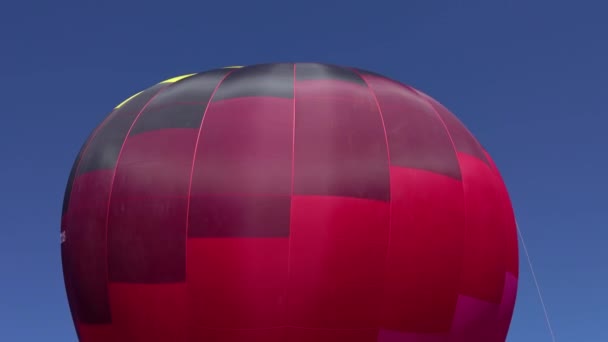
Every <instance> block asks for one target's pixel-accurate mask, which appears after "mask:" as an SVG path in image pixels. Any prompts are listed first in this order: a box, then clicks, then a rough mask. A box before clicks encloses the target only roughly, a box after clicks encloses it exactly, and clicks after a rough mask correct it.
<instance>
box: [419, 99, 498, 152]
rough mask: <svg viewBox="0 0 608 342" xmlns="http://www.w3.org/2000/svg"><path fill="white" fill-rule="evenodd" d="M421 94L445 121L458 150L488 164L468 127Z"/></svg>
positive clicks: (433, 100) (438, 104)
mask: <svg viewBox="0 0 608 342" xmlns="http://www.w3.org/2000/svg"><path fill="white" fill-rule="evenodd" d="M419 94H420V96H421V98H423V99H425V100H426V101H428V103H429V104H431V105H432V106H433V108H434V109H435V111H436V112H437V114H439V116H440V117H441V118H442V119H443V121H444V123H445V125H446V126H447V128H448V131H449V132H450V136H451V137H452V140H453V141H454V145H456V150H457V151H458V152H463V153H466V154H468V155H471V156H474V157H476V158H478V159H480V160H482V161H484V162H485V163H487V162H488V161H487V160H486V155H485V153H484V150H483V148H482V147H481V145H480V144H479V142H478V141H477V140H476V139H475V137H473V135H472V134H471V132H469V130H468V129H467V128H466V126H465V125H464V124H463V123H462V122H461V121H460V120H459V119H458V118H457V117H456V116H455V115H454V114H452V112H450V111H449V110H448V109H447V108H445V107H444V106H443V105H442V104H441V103H439V102H438V101H436V100H435V99H433V98H431V97H430V96H428V95H426V94H423V93H422V92H419Z"/></svg>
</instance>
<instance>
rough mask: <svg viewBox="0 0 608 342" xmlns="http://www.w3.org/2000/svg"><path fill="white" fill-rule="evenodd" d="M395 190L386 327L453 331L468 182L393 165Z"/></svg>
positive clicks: (422, 331)
mask: <svg viewBox="0 0 608 342" xmlns="http://www.w3.org/2000/svg"><path fill="white" fill-rule="evenodd" d="M391 193H392V194H391V196H392V197H391V213H392V214H391V235H390V245H389V257H388V260H387V275H386V279H385V290H384V294H385V298H384V306H383V325H382V327H383V328H386V329H389V330H396V331H403V332H416V333H437V332H446V331H449V329H450V326H451V323H452V318H453V315H454V311H455V309H456V302H457V299H458V292H459V291H458V290H459V286H458V285H459V284H458V279H459V277H460V274H461V273H462V271H461V264H462V258H463V249H464V236H465V216H464V203H463V189H462V183H461V182H460V181H458V180H455V179H454V178H451V177H446V176H443V175H439V174H436V173H432V172H428V171H423V170H417V169H407V168H401V167H392V168H391Z"/></svg>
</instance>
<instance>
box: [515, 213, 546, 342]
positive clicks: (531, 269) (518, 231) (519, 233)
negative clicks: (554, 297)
mask: <svg viewBox="0 0 608 342" xmlns="http://www.w3.org/2000/svg"><path fill="white" fill-rule="evenodd" d="M515 227H516V228H517V234H518V235H519V239H520V241H521V245H522V247H523V248H524V254H526V259H527V260H528V267H530V272H531V273H532V279H534V285H535V286H536V292H537V293H538V298H539V299H540V304H541V306H542V307H543V312H544V313H545V322H546V323H547V328H548V329H549V333H550V334H551V341H553V342H555V334H554V333H553V328H552V327H551V321H550V320H549V313H548V312H547V306H546V305H545V301H544V300H543V295H542V293H541V291H540V285H538V279H537V278H536V273H534V267H532V260H531V259H530V254H529V253H528V248H527V247H526V243H525V241H524V236H523V235H522V233H521V230H520V229H519V224H518V223H517V221H515Z"/></svg>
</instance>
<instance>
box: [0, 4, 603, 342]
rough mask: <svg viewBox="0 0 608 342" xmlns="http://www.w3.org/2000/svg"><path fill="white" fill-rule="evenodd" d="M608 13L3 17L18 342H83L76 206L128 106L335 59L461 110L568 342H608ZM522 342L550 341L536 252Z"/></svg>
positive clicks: (255, 8) (405, 7) (224, 10)
mask: <svg viewBox="0 0 608 342" xmlns="http://www.w3.org/2000/svg"><path fill="white" fill-rule="evenodd" d="M607 11H608V3H607V2H605V1H599V0H598V1H583V0H581V1H577V2H576V3H575V2H572V1H564V0H552V1H548V0H544V1H540V0H539V1H524V0H519V1H498V0H493V1H487V0H477V1H472V0H467V1H439V0H433V1H431V0H415V1H414V0H394V1H387V0H378V1H377V2H374V1H369V0H368V1H360V0H352V1H332V0H324V1H318V0H308V1H287V0H282V1H278V0H275V1H261V0H257V1H246V0H235V1H201V0H198V1H177V0H176V1H175V2H173V1H154V0H149V1H127V0H125V1H118V0H106V1H101V0H98V1H91V0H89V1H75V0H69V1H66V0H58V1H43V0H35V1H30V2H26V1H23V2H17V1H12V2H10V3H5V4H3V6H2V9H1V10H0V77H1V80H0V92H1V94H2V96H1V99H2V118H3V124H2V126H1V127H2V134H0V157H1V158H2V159H1V165H2V166H1V167H0V170H1V171H0V172H1V177H0V185H1V188H0V189H1V194H2V195H1V196H0V218H1V219H0V275H1V276H0V288H1V289H2V291H0V340H2V341H10V342H19V341H59V342H63V341H75V340H76V338H75V334H74V329H73V327H72V322H71V318H70V314H69V310H68V306H67V302H66V298H65V291H64V286H63V278H62V271H61V263H60V253H59V248H60V245H59V223H60V214H61V204H62V197H63V192H64V188H65V184H66V180H67V177H68V173H69V170H70V167H71V164H72V162H73V159H74V157H75V155H76V153H77V151H78V149H79V148H80V145H81V143H82V142H83V141H84V139H85V138H86V137H87V135H88V134H89V132H90V130H91V129H92V128H93V127H94V126H95V125H97V123H98V122H99V121H100V120H101V119H102V118H103V117H104V116H105V115H106V114H107V113H108V112H109V110H110V109H111V108H113V106H114V105H116V104H117V103H119V102H120V101H122V100H123V99H124V98H125V97H128V96H130V95H131V94H133V93H135V92H137V91H139V90H141V89H143V88H146V87H148V86H150V85H152V84H154V83H156V82H158V81H161V80H163V79H165V78H168V77H171V76H174V75H179V74H184V73H188V72H194V71H202V70H205V69H209V68H214V67H220V66H226V65H234V64H253V63H258V62H273V61H319V62H330V63H338V64H346V65H352V66H358V67H361V68H364V69H370V70H374V71H377V72H380V73H383V74H386V75H388V76H391V77H393V78H396V79H398V80H400V81H403V82H405V83H408V84H411V85H413V86H415V87H417V88H419V89H421V90H423V91H425V92H427V93H429V94H430V95H432V96H433V97H435V98H436V99H438V100H439V101H441V102H442V103H444V104H445V105H446V106H447V107H448V108H450V109H451V110H452V111H453V112H455V113H456V114H457V115H458V116H459V117H460V118H461V119H462V120H463V121H464V122H465V124H466V125H467V126H468V127H469V128H470V129H471V131H473V133H474V134H475V135H476V136H477V137H478V139H479V140H480V141H481V142H482V144H484V146H485V147H486V148H487V149H488V150H489V151H490V153H491V154H492V155H493V157H494V159H495V161H496V163H497V164H498V167H499V168H500V169H501V171H502V173H503V176H504V178H505V181H506V182H507V186H508V187H509V189H510V193H511V196H512V200H513V203H514V207H515V210H516V214H517V217H518V220H519V223H520V226H521V229H522V230H523V233H524V235H525V238H526V239H527V240H526V242H527V244H528V247H529V249H530V252H531V254H532V257H533V262H534V263H535V266H536V271H537V273H538V274H537V275H538V277H539V280H540V282H541V287H542V288H543V290H544V295H545V300H546V302H547V306H548V309H549V313H550V315H551V318H552V320H553V326H554V329H555V331H556V335H557V338H558V341H576V342H587V341H589V342H595V341H597V342H604V341H608V330H606V329H605V327H606V323H607V321H606V319H607V318H608V295H607V294H606V291H607V290H608V268H607V267H606V261H608V249H606V247H605V245H606V241H607V240H608V220H606V212H607V211H608V210H607V209H608V200H607V199H606V193H608V180H607V178H606V169H607V168H608V152H606V148H607V147H608V143H607V142H606V138H608V137H607V136H606V135H605V132H606V126H607V125H608V118H607V112H608V105H607V103H608V102H607V101H606V100H607V95H608V68H607V67H606V61H608V44H606V34H607V33H608V20H606V13H607ZM602 317H603V320H602ZM509 341H533V342H542V341H550V338H549V335H548V332H547V330H546V327H545V324H544V318H543V313H542V308H541V306H540V303H539V300H538V297H537V295H536V292H535V288H534V284H533V281H532V278H531V274H530V271H529V268H528V266H527V265H526V264H525V259H524V258H523V254H522V258H521V278H520V290H519V293H518V298H517V305H516V308H515V315H514V318H513V324H512V327H511V332H510V335H509Z"/></svg>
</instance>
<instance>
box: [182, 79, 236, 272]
mask: <svg viewBox="0 0 608 342" xmlns="http://www.w3.org/2000/svg"><path fill="white" fill-rule="evenodd" d="M233 72H234V70H230V71H229V72H227V73H226V74H225V75H224V76H223V77H222V78H221V79H220V80H219V82H217V84H216V85H215V88H214V89H213V92H212V93H211V95H210V96H209V100H208V101H207V106H206V107H205V110H204V111H203V117H202V118H201V124H200V125H199V126H198V132H197V134H196V140H195V142H194V152H193V153H192V165H191V166H190V178H189V180H188V195H187V197H186V236H185V239H186V245H185V247H184V263H185V267H186V268H187V267H188V232H189V231H190V202H191V195H192V181H193V178H194V164H195V162H196V153H197V152H198V144H199V142H200V139H201V134H202V132H203V123H204V122H205V118H206V117H207V113H208V112H209V108H210V107H211V101H212V100H213V97H214V96H215V93H216V92H217V90H218V89H219V88H220V85H221V84H222V82H223V81H224V80H225V79H226V77H228V75H230V74H231V73H233ZM187 274H188V272H187V271H186V272H185V273H184V280H186V278H187Z"/></svg>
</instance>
